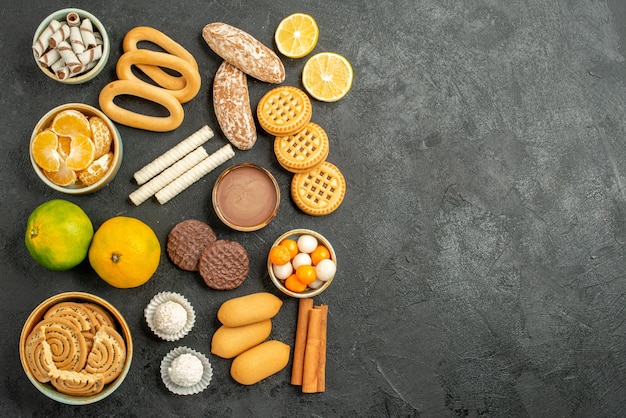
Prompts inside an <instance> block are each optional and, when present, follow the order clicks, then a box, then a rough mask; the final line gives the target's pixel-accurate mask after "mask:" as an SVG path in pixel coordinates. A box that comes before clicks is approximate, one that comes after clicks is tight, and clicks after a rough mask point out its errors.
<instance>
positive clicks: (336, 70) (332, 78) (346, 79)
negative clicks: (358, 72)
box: [302, 52, 354, 102]
mask: <svg viewBox="0 0 626 418" xmlns="http://www.w3.org/2000/svg"><path fill="white" fill-rule="evenodd" d="M353 78H354V72H353V70H352V65H350V62H349V61H348V60H347V59H346V58H345V57H344V56H342V55H339V54H337V53H335V52H320V53H319V54H315V55H313V56H312V57H311V58H309V59H308V61H307V62H306V64H304V68H303V69H302V85H303V86H304V88H305V90H306V91H307V92H308V93H309V94H310V95H311V96H312V97H313V98H315V99H317V100H320V101H323V102H336V101H337V100H339V99H341V98H342V97H344V96H345V95H346V94H348V91H350V88H351V87H352V79H353Z"/></svg>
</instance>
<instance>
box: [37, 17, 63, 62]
mask: <svg viewBox="0 0 626 418" xmlns="http://www.w3.org/2000/svg"><path fill="white" fill-rule="evenodd" d="M60 27H61V22H59V21H58V20H52V21H50V23H48V26H46V28H45V29H44V30H43V31H42V32H41V35H39V37H38V38H37V41H36V42H35V44H34V45H33V49H34V50H35V53H36V54H37V56H38V57H40V56H41V54H43V53H44V52H45V51H46V49H48V46H49V45H50V37H51V36H52V34H53V33H54V32H56V31H57V30H58V29H59V28H60Z"/></svg>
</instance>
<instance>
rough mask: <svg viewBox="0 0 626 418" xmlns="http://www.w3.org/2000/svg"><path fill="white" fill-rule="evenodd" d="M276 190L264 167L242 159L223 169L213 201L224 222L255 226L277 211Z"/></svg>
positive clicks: (238, 227) (245, 227) (266, 220)
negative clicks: (236, 163) (240, 161)
mask: <svg viewBox="0 0 626 418" xmlns="http://www.w3.org/2000/svg"><path fill="white" fill-rule="evenodd" d="M278 193H279V191H278V188H277V186H276V182H275V180H274V178H273V177H272V175H271V174H270V173H269V172H268V171H267V170H265V169H263V168H262V167H259V166H256V165H254V164H249V163H243V164H239V165H236V166H233V167H231V168H229V169H227V170H226V171H225V172H224V173H222V175H221V176H220V178H219V179H218V180H217V182H216V184H215V189H214V191H213V205H214V207H215V211H216V212H217V214H218V216H219V217H220V218H221V219H222V221H224V223H226V224H227V225H229V226H231V227H233V228H235V229H240V230H255V229H260V228H262V227H263V226H265V225H266V224H267V223H268V222H269V221H270V220H271V219H272V218H273V217H274V215H276V211H277V209H278V201H279V195H278Z"/></svg>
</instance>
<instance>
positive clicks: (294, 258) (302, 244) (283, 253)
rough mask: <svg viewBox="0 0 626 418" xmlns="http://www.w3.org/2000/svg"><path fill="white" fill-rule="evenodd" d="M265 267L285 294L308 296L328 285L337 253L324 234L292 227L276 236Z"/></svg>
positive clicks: (319, 291)
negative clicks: (292, 228)
mask: <svg viewBox="0 0 626 418" xmlns="http://www.w3.org/2000/svg"><path fill="white" fill-rule="evenodd" d="M267 270H268V273H269V275H270V279H271V280H272V282H273V283H274V285H275V286H276V287H277V288H278V289H279V290H280V291H281V292H283V293H284V294H286V295H289V296H292V297H294V298H310V297H313V296H317V295H319V294H320V293H322V292H323V291H325V290H326V289H327V288H328V286H330V284H331V282H332V281H333V279H334V278H335V273H336V271H337V255H336V254H335V250H334V249H333V247H332V245H331V244H330V242H329V241H328V240H327V239H326V238H325V237H324V236H323V235H321V234H319V233H318V232H315V231H311V230H310V229H294V230H291V231H288V232H285V233H284V234H282V235H281V236H280V237H278V239H276V241H275V242H274V244H273V245H272V247H271V248H270V251H269V254H268V256H267Z"/></svg>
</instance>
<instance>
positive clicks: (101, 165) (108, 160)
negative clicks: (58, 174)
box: [78, 152, 113, 186]
mask: <svg viewBox="0 0 626 418" xmlns="http://www.w3.org/2000/svg"><path fill="white" fill-rule="evenodd" d="M112 163H113V153H112V152H109V153H107V154H104V155H103V156H101V157H100V158H98V159H97V160H95V161H94V162H93V163H91V164H90V165H89V167H87V168H86V169H84V170H82V171H81V172H79V173H78V179H79V180H80V181H81V183H83V184H84V185H85V186H91V185H92V184H94V183H96V182H97V181H98V180H100V179H101V178H102V177H104V175H105V174H106V173H107V171H109V168H111V165H112Z"/></svg>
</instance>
